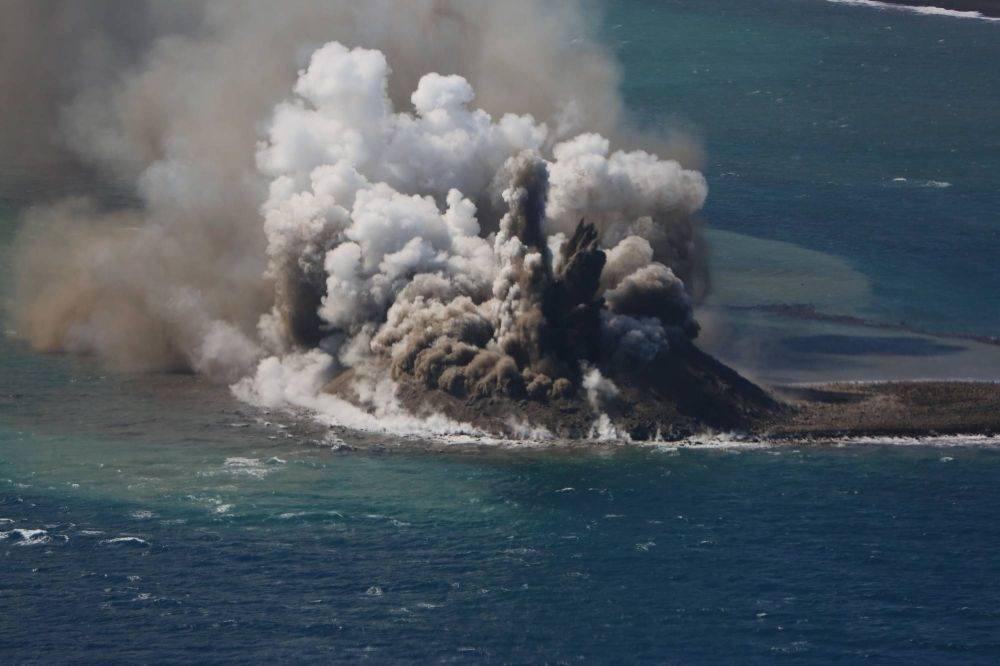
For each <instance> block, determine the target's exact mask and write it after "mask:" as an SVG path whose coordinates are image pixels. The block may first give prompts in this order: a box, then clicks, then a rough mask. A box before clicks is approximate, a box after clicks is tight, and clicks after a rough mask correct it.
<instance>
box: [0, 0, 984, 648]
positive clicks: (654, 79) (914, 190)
mask: <svg viewBox="0 0 1000 666" xmlns="http://www.w3.org/2000/svg"><path fill="white" fill-rule="evenodd" d="M890 28H891V29H890ZM605 34H606V38H607V39H608V40H609V42H610V43H612V44H613V45H614V46H615V48H616V50H617V52H618V54H619V57H620V59H621V61H622V63H623V65H624V68H625V83H624V88H625V89H624V93H625V96H626V99H627V102H628V105H629V109H630V111H631V112H632V113H633V114H634V115H635V116H636V117H637V119H638V120H639V121H640V122H642V123H646V124H650V125H656V124H662V125H663V126H665V127H666V126H670V127H674V126H676V124H677V123H681V124H684V125H686V126H687V127H688V128H689V129H691V130H693V131H696V132H697V133H699V134H700V135H702V137H703V139H704V143H705V146H706V154H707V157H706V167H705V169H706V173H707V175H708V178H709V181H710V184H711V187H712V194H711V197H710V203H709V206H708V208H707V210H706V218H707V219H708V221H709V223H710V225H711V226H713V227H714V228H716V229H718V230H720V231H721V233H716V234H714V235H713V236H712V237H711V238H712V241H713V243H714V246H715V255H716V278H717V289H716V294H715V296H713V299H714V300H713V301H710V303H709V305H708V306H707V307H706V308H705V309H704V310H703V311H702V313H701V317H702V319H703V320H704V321H705V322H707V323H708V324H710V325H706V335H705V338H704V343H705V344H706V346H709V347H711V348H714V349H717V350H719V351H721V352H722V353H724V354H728V355H729V357H730V358H738V359H739V360H741V361H744V362H746V363H747V364H748V365H749V366H750V367H751V368H752V369H753V370H754V371H755V372H756V373H758V374H764V375H766V376H767V377H771V378H778V379H790V380H805V379H815V378H822V377H827V378H830V377H837V378H852V377H858V376H862V375H863V376H869V375H871V376H886V375H894V376H903V375H905V376H921V375H947V374H949V373H956V372H957V373H959V374H962V375H969V376H971V375H973V374H975V376H977V377H980V378H986V379H997V378H1000V361H998V352H997V348H996V347H995V346H990V345H985V344H979V343H973V342H971V341H968V340H964V339H960V338H940V337H929V336H924V335H921V334H918V333H915V332H913V331H912V330H910V329H932V330H936V331H943V332H952V333H971V334H976V335H996V334H997V331H998V329H1000V326H998V324H1000V308H998V307H997V306H998V305H1000V302H998V301H997V299H998V298H1000V296H998V294H1000V289H998V288H1000V278H998V275H1000V273H998V272H997V271H996V269H995V268H994V266H993V265H992V264H991V262H992V261H993V258H994V257H995V256H997V250H1000V247H998V245H1000V241H998V239H997V229H998V228H1000V227H998V224H1000V220H998V219H997V216H998V210H1000V198H998V197H1000V195H998V192H997V188H996V182H997V180H998V176H1000V164H998V157H997V155H998V154H1000V153H998V152H997V150H996V149H997V147H998V145H997V142H998V141H1000V115H998V114H997V113H996V112H995V109H996V108H998V106H997V103H998V102H1000V97H998V96H1000V91H998V85H997V83H998V77H997V74H996V72H995V69H994V68H992V67H989V66H985V65H984V63H992V62H997V61H998V57H1000V27H998V26H997V25H996V24H988V23H981V22H977V21H965V20H954V19H944V18H935V17H924V16H916V15H909V14H905V13H901V12H893V13H887V12H878V11H875V10H870V9H866V8H861V7H847V6H840V5H836V4H832V3H826V2H821V1H820V0H785V1H783V2H779V1H777V0H752V1H751V0H740V1H737V0H701V1H699V2H668V1H663V2H639V1H638V0H630V1H628V2H626V1H624V0H622V1H621V2H616V3H612V4H611V5H610V6H609V10H608V13H607V17H606V29H605ZM939 40H940V41H939ZM896 178H906V179H907V180H906V181H896V180H894V179H896ZM930 181H939V182H948V183H950V184H951V185H950V187H933V186H927V185H928V183H930ZM19 203H20V201H19V200H18V199H17V198H16V196H15V197H14V198H12V199H11V200H10V201H7V202H6V204H5V205H6V206H7V209H8V210H7V211H6V212H3V213H0V215H2V216H4V217H3V220H2V222H0V267H7V266H9V265H10V255H9V244H10V239H11V236H12V233H13V227H14V223H13V221H12V219H13V218H12V217H11V213H10V210H11V209H13V208H16V207H17V206H18V205H19ZM741 234H745V235H749V236H752V237H754V238H752V239H748V238H747V236H745V235H741ZM8 273H9V271H4V272H3V275H2V276H0V290H2V289H3V288H4V286H5V285H6V284H7V282H8V278H9V274H8ZM782 303H786V304H787V303H791V304H806V305H812V306H815V307H816V308H818V309H819V310H822V311H824V312H832V313H842V314H851V315H857V316H859V317H864V318H868V319H873V320H876V321H881V322H896V321H902V322H903V323H904V324H905V327H904V328H901V329H882V328H877V327H874V328H873V327H870V326H868V327H866V326H861V325H848V324H844V323H838V322H829V321H819V320H810V319H797V318H787V317H786V318H781V317H773V316H771V315H769V314H767V313H763V314H762V313H757V312H756V311H752V310H750V311H747V310H741V309H740V308H746V307H753V306H757V305H774V304H782ZM0 323H2V322H0ZM2 328H4V327H3V326H0V329H2ZM861 342H863V343H864V344H863V345H862V344H860V343H861ZM373 443H374V444H381V445H383V446H384V447H385V448H386V450H381V451H380V450H371V449H368V448H365V449H364V450H352V447H353V446H356V445H358V444H365V445H366V446H370V445H371V444H373ZM900 444H901V443H899V442H897V443H889V442H883V443H880V444H867V445H864V446H859V445H850V446H846V445H843V444H841V445H838V444H835V443H828V444H826V445H816V444H812V445H803V446H800V447H796V446H783V447H780V448H765V447H758V448H753V447H750V448H745V447H744V448H740V447H735V448H734V447H731V446H726V445H724V444H719V443H716V445H714V446H713V445H706V446H702V447H700V448H696V447H692V448H681V449H637V448H621V449H615V450H605V451H592V452H574V453H567V452H562V453H560V452H556V451H531V452H529V451H503V450H493V451H486V452H480V453H476V454H469V453H427V452H420V451H416V450H414V449H413V448H412V447H409V448H408V447H407V443H406V442H401V441H380V440H379V439H378V438H373V437H372V436H362V435H359V434H357V433H350V432H343V431H328V430H326V429H321V428H318V427H317V426H315V425H313V424H311V423H310V422H309V421H308V420H306V419H301V418H293V417H291V416H289V415H284V414H265V413H259V412H256V411H254V410H252V409H250V408H248V407H246V406H244V405H241V404H240V403H238V402H236V401H235V400H234V399H233V398H232V397H231V396H230V395H229V394H228V392H227V391H226V389H225V388H224V387H219V386H213V385H211V384H207V383H205V382H203V381H201V380H199V379H198V378H195V377H192V376H184V375H116V374H109V373H106V372H104V371H103V370H101V369H100V368H98V367H96V366H95V365H93V364H92V363H91V362H89V361H88V360H86V359H72V358H67V357H58V356H40V355H36V354H32V353H30V352H29V351H27V350H26V349H24V348H23V347H22V346H20V345H19V344H18V343H16V342H14V341H13V340H11V339H9V338H6V337H4V338H0V533H2V538H0V561H2V569H0V571H2V575H0V662H3V663H21V662H29V663H31V662H37V663H65V662H79V661H99V662H102V663H103V662H155V663H170V662H182V661H199V662H218V661H230V660H236V661H264V660H267V659H283V660H288V661H291V660H301V661H310V662H348V661H350V662H354V661H360V660H362V659H364V660H367V661H370V662H372V663H396V662H413V661H418V662H427V661H432V662H458V663H470V662H471V663H541V662H545V663H569V662H578V661H588V662H596V663H616V662H638V661H642V662H655V663H664V662H666V663H776V662H778V663H823V664H827V663H856V662H859V661H862V660H865V661H868V662H874V663H924V664H941V663H956V664H958V663H961V664H967V663H983V664H988V663H995V662H996V661H997V658H998V656H1000V638H998V633H997V627H998V626H1000V611H998V610H997V609H998V608H1000V590H998V588H997V586H996V585H995V581H996V580H997V579H998V578H1000V559H998V558H997V557H996V552H997V551H998V549H1000V527H998V526H997V522H996V520H995V517H996V515H997V512H998V510H1000V486H998V485H997V483H996V479H997V478H998V475H1000V449H997V448H995V447H993V446H991V445H984V444H982V443H976V442H974V441H972V440H968V441H965V442H963V441H962V440H956V441H951V442H949V445H948V446H943V445H941V446H929V445H910V446H901V445H900Z"/></svg>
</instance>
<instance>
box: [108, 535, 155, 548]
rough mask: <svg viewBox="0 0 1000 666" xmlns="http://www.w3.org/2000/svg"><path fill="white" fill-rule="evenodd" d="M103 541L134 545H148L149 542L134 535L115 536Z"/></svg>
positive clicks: (112, 543)
mask: <svg viewBox="0 0 1000 666" xmlns="http://www.w3.org/2000/svg"><path fill="white" fill-rule="evenodd" d="M101 543H105V544H109V545H114V544H127V545H132V546H148V545H149V542H148V541H146V540H145V539H140V538H139V537H134V536H120V537H114V538H113V539H104V540H103V541H101Z"/></svg>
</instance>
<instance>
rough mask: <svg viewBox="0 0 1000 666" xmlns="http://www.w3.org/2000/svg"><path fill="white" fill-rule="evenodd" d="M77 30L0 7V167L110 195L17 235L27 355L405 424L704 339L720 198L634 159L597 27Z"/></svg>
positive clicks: (533, 19)
mask: <svg viewBox="0 0 1000 666" xmlns="http://www.w3.org/2000/svg"><path fill="white" fill-rule="evenodd" d="M125 7H127V8H128V9H127V11H124V8H125ZM84 9H85V8H83V7H81V5H80V4H79V3H76V2H73V1H72V0H65V1H58V0H38V1H37V2H34V1H33V2H30V3H29V2H19V1H17V0H15V1H14V2H11V3H7V4H5V5H3V7H0V26H3V28H2V29H3V30H4V32H5V33H6V32H11V33H12V34H14V33H16V34H17V39H12V40H7V41H6V42H5V43H4V47H3V48H4V58H3V59H2V61H0V62H2V66H0V91H2V92H3V93H4V95H5V98H13V97H16V98H17V99H18V100H19V101H18V104H19V105H20V106H17V107H16V108H18V109H19V110H18V112H17V113H13V114H5V115H4V119H3V124H2V125H0V145H2V146H3V147H4V148H5V150H7V153H5V158H6V159H10V155H11V152H10V151H11V150H13V148H12V147H15V146H16V145H17V144H16V142H14V140H13V139H12V137H17V136H21V137H28V136H30V137H33V138H32V139H31V141H32V142H33V144H34V145H35V147H37V148H38V149H39V150H41V147H42V146H43V145H44V146H45V147H46V149H49V148H51V149H52V151H53V154H55V155H57V157H53V158H52V159H55V160H58V161H60V164H61V165H63V166H64V167H65V169H66V170H67V171H69V172H71V173H76V174H80V173H84V172H85V173H87V174H88V176H87V178H88V182H93V181H94V179H96V180H97V181H98V182H101V183H103V185H101V186H100V187H99V188H98V192H97V194H95V195H92V196H90V197H88V198H85V199H73V200H67V201H61V202H58V203H55V204H49V205H44V206H41V207H37V208H34V209H32V210H31V211H29V212H28V213H27V214H26V217H25V222H24V228H23V233H22V234H21V238H20V241H19V242H20V248H19V251H18V254H17V267H16V271H17V277H18V282H17V289H16V293H15V297H14V300H13V304H12V311H13V314H14V322H15V326H16V328H17V330H18V332H19V333H20V334H21V335H22V336H23V337H24V338H26V339H27V340H29V341H30V342H31V343H32V344H33V345H35V346H36V347H38V348H40V349H44V350H53V351H55V350H68V351H74V352H79V353H88V354H96V355H98V356H100V357H101V358H102V359H103V360H105V361H106V362H108V363H109V364H111V365H113V366H116V367H121V368H129V369H154V368H168V369H189V370H194V371H197V372H202V373H206V374H208V375H211V376H213V377H217V378H221V379H224V380H227V381H232V380H235V379H238V378H240V377H246V378H245V379H244V380H243V381H241V382H240V383H239V385H238V387H237V392H238V393H239V394H240V395H241V396H243V397H245V398H247V399H251V400H254V401H257V402H261V403H265V404H282V403H289V402H292V403H298V404H303V405H305V406H309V407H312V408H318V406H317V404H316V401H318V400H319V401H322V402H324V404H326V403H327V402H328V401H329V400H334V398H332V397H329V396H327V397H322V398H321V397H320V394H321V393H323V390H322V389H323V387H324V386H325V385H326V383H327V382H328V381H330V380H334V379H335V378H336V379H335V381H334V385H332V386H328V387H326V388H327V390H328V391H334V392H336V393H338V395H347V394H350V396H351V399H352V401H353V402H354V403H356V404H359V405H361V406H362V407H363V409H362V410H361V412H359V414H360V413H368V414H376V415H377V416H380V417H383V418H389V417H390V416H392V415H399V414H403V413H405V412H406V409H404V407H403V406H401V403H400V402H399V396H398V395H397V392H398V388H399V385H400V384H403V385H406V386H417V387H421V388H422V389H428V390H430V389H433V390H435V391H440V392H443V393H445V394H448V395H451V396H455V397H460V398H463V399H475V398H483V397H489V396H505V397H511V398H517V399H527V400H533V401H537V402H543V403H544V402H546V401H550V400H560V399H562V398H565V397H567V396H571V395H575V394H581V395H582V394H586V393H587V392H589V391H590V390H591V389H590V388H589V387H586V386H585V385H584V377H585V375H586V374H587V373H588V372H591V373H592V372H596V370H593V369H591V368H597V367H600V366H602V364H603V366H608V365H616V366H619V367H631V366H637V365H641V364H643V363H645V362H648V361H649V360H651V359H652V358H654V357H656V356H657V355H659V354H661V353H663V352H664V351H666V350H668V349H669V348H670V347H671V345H673V344H675V343H677V342H678V341H683V340H688V339H690V338H691V337H693V336H695V335H696V333H697V324H696V323H695V321H694V319H693V316H692V308H691V297H690V294H691V293H692V291H693V289H694V287H693V284H694V281H695V280H696V279H697V277H698V276H699V274H700V271H701V270H702V269H703V265H702V264H701V253H700V250H699V240H698V233H697V228H696V222H695V218H694V213H695V212H696V211H697V210H698V209H699V208H700V207H701V205H702V204H703V202H704V199H705V196H706V187H705V182H704V179H703V178H702V177H701V175H700V174H699V173H697V172H696V171H691V170H688V169H686V168H684V167H683V166H682V165H681V164H679V163H678V162H677V161H674V160H671V159H667V158H666V157H665V156H664V154H663V153H662V152H661V151H660V149H662V148H663V147H664V145H665V144H664V142H662V141H654V140H652V139H648V145H649V146H652V147H655V148H656V149H657V152H659V153H660V154H659V156H658V155H656V154H653V152H650V151H648V150H641V149H636V143H635V140H636V136H637V135H636V134H635V133H634V132H630V131H628V130H627V129H625V128H624V127H623V123H622V118H621V108H620V106H621V105H620V101H619V98H618V95H617V83H618V71H617V67H616V66H615V64H614V62H613V60H612V59H611V58H610V57H609V56H608V55H607V54H606V53H605V52H604V50H603V49H602V48H601V47H600V46H598V45H597V44H596V43H595V41H594V40H593V38H592V34H593V27H594V17H593V16H591V15H589V14H588V13H587V12H585V11H584V10H583V9H582V8H581V6H580V5H579V4H578V3H575V2H570V1H568V0H567V1H565V2H552V3H531V2H527V1H525V2H503V3H497V2H449V1H446V0H408V1H406V2H402V1H399V2H391V1H388V0H387V1H381V2H379V1H376V2H366V3H353V2H321V1H319V0H291V1H290V2H287V3H283V4H282V7H281V9H280V11H278V10H276V8H275V7H274V5H273V4H272V3H269V2H264V1H263V0H261V1H253V0H250V1H237V0H219V1H218V2H213V3H200V2H199V3H194V2H192V3H187V2H178V3H170V5H165V4H164V3H158V2H128V3H125V2H115V1H114V0H104V1H103V2H98V3H96V4H94V5H93V6H90V5H88V8H87V11H84ZM105 14H106V15H107V16H113V17H114V20H107V21H105V20H103V19H102V18H101V17H102V16H104V15H105ZM53 40H55V41H57V42H58V48H54V49H40V48H39V47H38V45H39V44H44V43H47V42H52V41H53ZM28 68H30V72H26V71H25V70H27V69H28ZM36 108H37V109H38V110H39V111H42V110H44V113H41V112H38V113H36V112H35V109H36ZM28 119H30V120H31V123H32V128H33V130H32V132H28V133H24V132H22V133H20V134H19V127H22V128H23V127H24V126H26V125H25V124H26V123H28ZM589 369H590V370H589ZM248 375H249V376H248ZM612 385H613V384H612ZM324 395H325V394H324ZM357 418H358V419H361V420H363V418H364V417H361V416H357ZM450 427H451V426H442V428H444V429H447V428H450Z"/></svg>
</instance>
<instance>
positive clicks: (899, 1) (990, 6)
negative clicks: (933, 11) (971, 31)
mask: <svg viewBox="0 0 1000 666" xmlns="http://www.w3.org/2000/svg"><path fill="white" fill-rule="evenodd" d="M877 1H878V2H881V3H883V4H886V5H897V6H900V7H934V8H937V9H947V10H949V11H955V12H979V13H980V14H982V15H983V16H989V17H992V18H1000V1H998V0H877Z"/></svg>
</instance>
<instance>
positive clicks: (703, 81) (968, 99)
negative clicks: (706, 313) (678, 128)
mask: <svg viewBox="0 0 1000 666" xmlns="http://www.w3.org/2000/svg"><path fill="white" fill-rule="evenodd" d="M611 7H612V8H611V10H610V13H609V16H608V23H609V25H610V27H609V29H608V35H609V39H611V40H613V43H615V44H616V45H617V53H618V55H619V58H620V59H621V61H622V63H623V65H624V67H625V72H626V77H625V84H624V92H625V97H626V99H627V101H628V105H629V107H630V108H631V109H633V110H634V112H635V115H636V116H637V117H638V119H639V120H640V121H641V122H644V123H648V124H651V125H654V126H657V125H661V124H662V125H670V124H671V123H672V122H676V121H677V119H680V120H681V121H682V124H684V125H688V126H690V127H692V128H693V129H694V130H695V131H696V132H697V133H698V134H699V135H700V136H701V137H702V138H703V141H704V143H705V146H706V152H707V165H706V168H705V169H706V175H707V176H708V179H709V184H710V187H711V194H710V196H709V200H708V205H707V208H706V210H705V213H706V217H707V219H708V220H709V221H710V224H711V225H712V226H714V227H717V228H721V229H726V230H730V231H739V232H743V233H748V234H751V235H754V236H760V237H764V238H771V239H775V240H782V241H788V242H792V243H795V244H798V245H802V246H805V247H808V248H811V249H814V250H820V251H822V252H828V253H832V254H835V255H838V256H841V257H844V258H846V259H847V260H848V261H849V262H850V264H851V265H852V266H853V267H855V268H856V269H857V270H859V271H860V272H861V273H863V274H864V275H865V276H867V277H868V278H869V279H870V282H871V285H872V297H871V299H870V301H868V302H864V303H857V304H856V309H857V310H860V311H861V312H862V313H863V314H864V315H866V316H870V317H874V318H877V319H879V320H882V321H892V322H905V323H907V324H910V325H912V326H916V327H922V328H929V329H932V330H938V331H957V332H964V333H975V334H979V335H991V336H995V335H998V333H1000V271H997V270H996V266H995V263H994V261H995V257H996V256H998V253H1000V187H998V182H1000V113H998V112H997V109H998V108H1000V73H998V71H997V69H996V68H995V67H993V66H991V64H990V63H995V62H997V55H998V51H1000V25H998V24H997V23H990V22H985V21H976V20H963V19H953V18H944V17H935V16H921V15H916V14H909V13H905V12H899V11H880V10H876V9H871V8H867V7H858V6H846V5H838V4H834V3H829V2H823V1H820V0H753V1H752V2H736V1H734V0H702V1H701V2H686V1H680V0H667V1H665V2H649V3H645V2H634V1H631V0H623V1H621V2H615V3H612V5H611ZM619 26H620V27H619ZM897 178H905V179H907V180H906V181H905V182H904V181H897V180H895V179H897ZM944 183H948V184H949V186H947V187H944V186H936V185H943V184H944Z"/></svg>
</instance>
